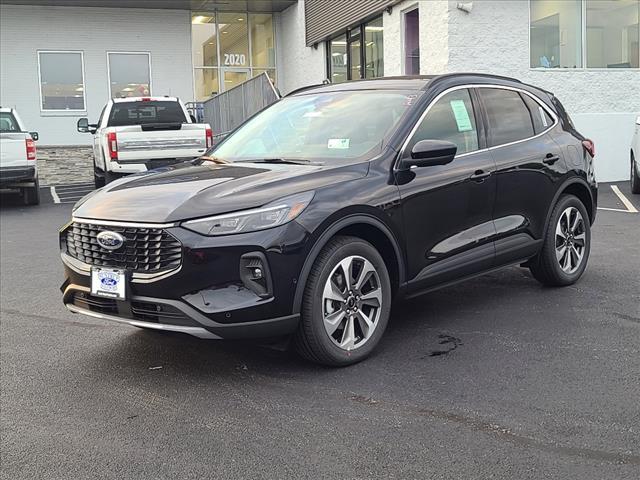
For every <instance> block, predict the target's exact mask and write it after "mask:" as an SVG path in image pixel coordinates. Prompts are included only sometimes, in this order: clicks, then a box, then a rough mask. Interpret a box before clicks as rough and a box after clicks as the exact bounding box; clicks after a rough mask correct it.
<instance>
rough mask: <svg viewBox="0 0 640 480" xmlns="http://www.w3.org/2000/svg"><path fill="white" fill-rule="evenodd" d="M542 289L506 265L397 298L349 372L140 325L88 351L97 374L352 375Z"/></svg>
mask: <svg viewBox="0 0 640 480" xmlns="http://www.w3.org/2000/svg"><path fill="white" fill-rule="evenodd" d="M541 290H542V288H541V287H540V286H539V285H538V284H537V282H535V280H533V279H532V278H531V277H530V276H529V275H528V273H527V272H526V271H525V270H524V269H521V268H510V269H506V270H503V271H501V272H494V273H491V274H487V275H484V276H482V277H478V278H476V279H473V280H470V281H467V282H465V283H462V284H459V285H457V286H452V287H449V288H446V289H442V290H439V291H436V292H432V293H429V294H426V295H424V296H421V297H419V298H416V299H413V300H408V301H402V302H398V303H397V304H396V305H395V306H394V308H393V310H392V317H391V320H390V323H389V326H388V328H387V331H386V332H385V336H384V337H383V339H382V341H381V343H380V345H379V346H378V348H377V350H376V352H375V353H374V354H373V355H372V357H370V358H369V359H368V360H366V361H365V362H362V363H360V364H358V365H356V366H354V367H351V368H347V369H338V370H335V369H331V368H327V367H323V366H318V365H315V364H313V363H310V362H308V361H305V360H304V359H302V358H300V357H299V356H297V355H296V354H295V353H293V352H292V351H291V349H286V345H283V344H279V345H277V346H273V345H261V344H259V343H258V342H256V341H229V340H224V341H219V340H201V339H198V338H194V337H190V336H188V335H184V334H178V333H166V332H157V331H146V330H140V331H134V332H133V333H132V334H128V335H124V336H120V337H118V339H117V340H116V342H115V343H110V344H105V346H104V348H100V349H97V350H94V351H93V352H92V356H93V361H94V362H93V368H94V369H95V370H96V372H97V373H100V374H101V375H113V374H114V373H115V374H117V375H121V374H124V372H140V371H143V370H144V371H146V370H153V369H158V370H164V371H165V372H166V371H170V372H172V373H173V374H174V375H176V376H178V377H180V378H189V379H204V378H211V377H216V378H218V379H227V380H229V379H234V380H233V381H240V382H243V381H244V379H246V378H251V377H252V376H253V375H256V374H258V375H260V376H267V377H273V378H282V379H286V378H293V377H298V376H300V375H304V374H308V373H311V374H313V375H314V376H317V375H335V373H332V372H347V371H349V372H354V373H353V374H355V375H357V373H355V372H360V371H362V369H364V368H373V369H375V368H381V367H383V366H384V368H388V367H389V365H392V364H393V363H394V362H400V363H402V362H406V361H414V360H416V359H418V358H424V357H428V356H439V355H442V354H446V353H449V352H450V351H452V350H454V349H455V348H457V347H458V346H460V345H461V344H462V342H461V341H460V340H459V339H458V338H457V337H456V332H457V331H458V330H460V329H468V328H469V326H470V325H472V324H473V323H474V322H476V323H478V322H482V321H483V318H484V317H490V316H492V314H491V312H492V309H493V308H494V307H496V306H497V307H499V306H500V304H501V303H502V302H503V301H504V300H505V298H506V297H509V298H510V299H511V300H512V301H516V302H517V301H518V297H523V298H526V297H529V296H531V295H541V294H542V292H541ZM494 326H495V325H494ZM484 328H487V325H485V326H484ZM398 367H400V365H398ZM345 374H346V373H340V374H339V375H345ZM347 375H351V373H349V374H347Z"/></svg>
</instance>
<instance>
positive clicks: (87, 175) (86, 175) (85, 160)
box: [38, 147, 93, 186]
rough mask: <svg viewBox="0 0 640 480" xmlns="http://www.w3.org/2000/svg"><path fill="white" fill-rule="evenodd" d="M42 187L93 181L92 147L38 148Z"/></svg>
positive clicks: (39, 174) (39, 173)
mask: <svg viewBox="0 0 640 480" xmlns="http://www.w3.org/2000/svg"><path fill="white" fill-rule="evenodd" d="M38 176H39V178H40V185H42V186H44V185H64V184H69V183H85V182H92V181H93V149H92V148H91V147H38Z"/></svg>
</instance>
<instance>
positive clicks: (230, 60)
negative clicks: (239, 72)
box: [224, 53, 247, 67]
mask: <svg viewBox="0 0 640 480" xmlns="http://www.w3.org/2000/svg"><path fill="white" fill-rule="evenodd" d="M246 63H247V56H246V55H245V54H244V53H225V54H224V64H225V65H226V66H230V67H234V66H244V65H246Z"/></svg>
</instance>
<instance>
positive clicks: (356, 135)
mask: <svg viewBox="0 0 640 480" xmlns="http://www.w3.org/2000/svg"><path fill="white" fill-rule="evenodd" d="M419 94H420V92H416V91H395V90H366V91H343V92H330V93H317V94H313V93H309V94H306V95H296V96H293V97H286V98H284V99H282V100H280V101H279V102H277V103H276V104H274V105H272V106H271V107H269V108H267V109H266V110H264V111H263V112H262V113H259V114H258V115H256V116H255V117H254V118H252V119H251V120H249V121H248V122H246V123H245V124H244V125H242V126H241V127H239V128H238V129H237V130H236V131H234V132H233V133H232V134H231V135H229V136H228V137H227V138H226V139H225V140H224V141H223V142H222V143H220V144H219V145H218V146H217V147H214V149H213V150H212V151H210V152H209V155H210V156H214V157H217V158H221V159H224V160H227V161H230V162H241V161H253V160H256V161H257V160H264V159H276V158H277V159H282V160H287V159H291V160H308V161H311V160H316V161H317V160H324V159H326V160H331V159H337V158H339V159H354V158H360V157H364V156H366V155H372V154H374V153H375V152H377V151H379V149H380V148H381V146H382V143H383V141H384V139H385V138H386V137H387V136H388V134H389V133H390V132H391V131H392V130H393V129H394V127H395V126H396V125H397V124H398V122H399V120H400V119H401V118H402V116H403V115H404V114H405V113H406V111H407V110H408V109H409V108H410V106H411V105H412V104H413V103H414V102H415V100H416V98H417V97H418V95H419Z"/></svg>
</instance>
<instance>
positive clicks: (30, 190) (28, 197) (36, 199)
mask: <svg viewBox="0 0 640 480" xmlns="http://www.w3.org/2000/svg"><path fill="white" fill-rule="evenodd" d="M22 201H23V202H24V204H25V205H40V182H39V181H38V177H36V178H34V179H33V186H32V187H24V188H23V189H22Z"/></svg>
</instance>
